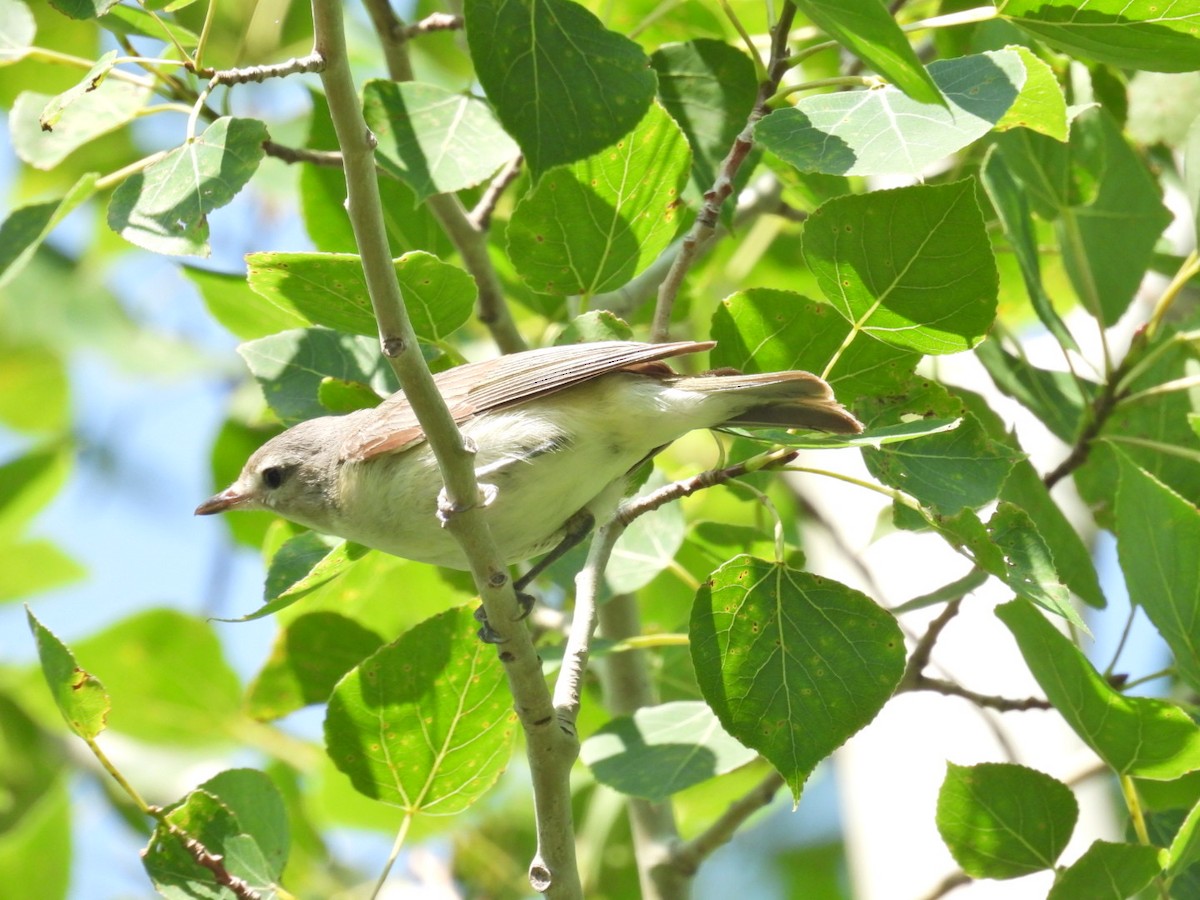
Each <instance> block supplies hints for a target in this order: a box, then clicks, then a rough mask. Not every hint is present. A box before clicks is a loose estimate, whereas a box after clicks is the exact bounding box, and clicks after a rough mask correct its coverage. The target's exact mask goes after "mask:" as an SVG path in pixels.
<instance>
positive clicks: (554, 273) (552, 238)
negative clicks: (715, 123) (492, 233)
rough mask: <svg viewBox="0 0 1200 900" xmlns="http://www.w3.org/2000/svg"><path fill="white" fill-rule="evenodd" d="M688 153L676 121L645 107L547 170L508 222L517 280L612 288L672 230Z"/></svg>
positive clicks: (551, 288)
mask: <svg viewBox="0 0 1200 900" xmlns="http://www.w3.org/2000/svg"><path fill="white" fill-rule="evenodd" d="M690 165H691V154H690V152H689V150H688V146H687V140H686V139H685V138H684V136H683V132H681V131H680V130H679V126H678V125H676V124H675V122H674V121H673V120H672V119H671V117H670V116H669V115H668V114H667V113H666V111H665V110H663V108H662V107H661V106H659V105H658V104H652V105H651V106H650V109H649V111H648V112H647V113H646V116H645V118H643V119H642V121H641V122H640V123H638V125H637V127H636V128H635V129H634V130H633V131H632V133H630V134H627V135H625V136H624V137H623V138H621V139H620V140H619V141H617V143H616V144H614V145H612V146H611V147H609V148H607V149H605V150H604V151H602V152H600V153H597V154H595V155H594V156H590V157H588V158H587V159H584V160H581V161H580V162H577V163H574V164H572V165H569V166H559V167H556V168H554V169H551V170H550V171H549V172H547V173H546V174H545V175H544V176H543V177H542V178H541V179H540V180H539V181H538V183H537V185H536V186H535V187H534V189H533V190H532V191H530V192H529V193H528V194H526V195H525V196H524V197H522V198H521V200H520V202H519V203H518V204H517V207H516V209H515V210H514V211H513V215H512V219H511V220H509V223H508V233H507V237H508V252H509V256H510V257H511V258H512V261H513V265H514V266H515V267H516V269H517V271H518V272H519V273H520V275H521V277H522V278H524V279H525V281H526V282H527V283H528V284H529V286H530V287H531V288H533V289H534V290H536V291H540V292H542V293H547V294H598V293H603V292H604V291H611V290H614V289H616V288H618V287H620V286H621V285H623V284H625V283H626V282H628V281H629V280H630V279H631V278H633V276H635V275H637V274H638V273H639V272H641V271H642V270H643V269H645V268H646V266H648V265H650V263H652V262H653V261H654V260H655V259H657V258H658V255H659V254H660V253H661V252H662V251H663V250H664V249H665V248H666V246H667V244H669V243H670V241H671V239H672V238H673V237H674V236H675V234H676V232H677V231H678V230H679V218H680V211H679V195H680V193H681V192H682V191H683V188H684V185H685V184H686V183H687V178H688V171H689V166H690Z"/></svg>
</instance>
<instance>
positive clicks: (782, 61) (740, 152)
mask: <svg viewBox="0 0 1200 900" xmlns="http://www.w3.org/2000/svg"><path fill="white" fill-rule="evenodd" d="M795 15H796V7H795V5H794V4H793V3H791V2H790V0H789V2H787V3H784V5H783V10H782V11H781V12H780V15H779V21H778V22H776V23H775V27H774V29H772V32H771V35H772V36H771V57H770V60H769V61H768V62H767V78H766V80H765V81H763V82H762V84H760V85H759V86H758V99H757V100H756V101H755V104H754V109H753V110H751V112H750V115H749V117H747V119H746V125H745V127H744V128H742V131H741V133H740V134H739V135H738V136H737V139H736V140H734V142H733V146H732V147H730V148H729V153H728V154H726V156H725V159H724V161H723V162H722V163H721V167H720V169H719V170H718V172H717V179H716V181H714V182H713V186H712V187H711V188H709V190H708V191H707V192H706V193H705V195H704V205H703V206H701V207H700V211H699V213H697V215H696V221H695V222H694V223H693V224H692V227H691V229H690V230H689V231H688V233H687V234H686V235H685V236H684V238H683V241H682V243H681V244H680V248H679V255H678V256H677V257H675V261H674V263H673V264H672V265H671V270H670V271H669V272H668V273H667V277H666V278H665V279H664V280H663V283H662V285H661V286H660V287H659V290H658V302H657V304H656V305H655V307H654V323H653V325H652V326H651V328H650V340H652V341H665V340H667V339H668V337H669V336H670V332H671V312H672V310H673V309H674V307H675V297H676V296H677V295H678V293H679V289H680V287H681V286H682V284H683V279H684V276H685V275H687V273H688V270H689V269H690V268H691V267H692V264H693V263H694V262H695V260H696V258H697V256H698V255H699V253H700V251H701V250H702V249H703V247H704V246H705V245H706V244H708V243H709V242H710V241H711V240H712V239H713V237H714V235H715V234H716V228H717V223H718V222H719V221H720V215H721V207H722V206H723V205H724V203H725V201H726V200H727V199H728V198H729V195H730V194H732V193H733V179H734V176H736V175H737V172H738V169H740V168H741V166H742V163H743V162H744V161H745V159H746V157H747V156H749V155H750V151H751V149H753V147H754V126H755V124H756V123H757V122H758V120H759V119H761V118H762V117H763V116H765V115H766V114H767V113H768V112H769V111H770V110H769V108H768V106H767V103H768V101H769V100H770V99H771V98H772V97H773V96H774V95H775V91H776V90H777V89H778V88H779V82H780V81H781V80H782V79H783V76H784V75H785V74H786V73H787V70H788V67H789V65H790V63H789V60H788V52H787V42H788V30H789V29H790V28H791V27H792V19H793V18H795Z"/></svg>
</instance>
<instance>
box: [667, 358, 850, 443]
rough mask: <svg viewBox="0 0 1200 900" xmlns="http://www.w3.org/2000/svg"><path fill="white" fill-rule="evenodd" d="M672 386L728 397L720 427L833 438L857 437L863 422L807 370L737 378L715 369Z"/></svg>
mask: <svg viewBox="0 0 1200 900" xmlns="http://www.w3.org/2000/svg"><path fill="white" fill-rule="evenodd" d="M672 387H675V388H679V389H680V390H685V391H695V392H696V393H700V394H727V395H728V396H729V399H730V400H731V401H733V400H736V401H738V402H735V403H731V404H730V405H731V407H732V408H733V410H734V413H733V414H732V415H731V416H730V417H729V418H728V419H726V420H725V421H724V422H721V423H720V424H721V425H745V426H751V427H753V426H758V427H762V428H803V429H806V430H808V431H828V432H832V433H834V434H858V433H859V432H861V431H862V430H863V426H862V423H861V422H859V421H858V419H856V418H855V417H854V415H853V414H852V413H851V412H850V411H849V410H847V409H846V408H845V407H844V406H842V405H841V404H840V403H838V402H837V400H836V399H835V398H834V396H833V390H832V389H831V388H830V387H829V385H828V384H827V383H826V382H825V381H824V379H822V378H819V377H817V376H816V375H813V374H812V373H811V372H796V371H793V372H763V373H761V374H758V375H742V374H741V373H739V372H737V371H736V370H732V369H727V370H716V371H713V372H706V373H705V374H703V375H694V376H690V377H682V378H678V379H674V380H673V381H672Z"/></svg>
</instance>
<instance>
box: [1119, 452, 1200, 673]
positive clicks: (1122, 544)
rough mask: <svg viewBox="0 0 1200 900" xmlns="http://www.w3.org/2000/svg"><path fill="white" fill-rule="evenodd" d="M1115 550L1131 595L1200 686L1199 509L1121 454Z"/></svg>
mask: <svg viewBox="0 0 1200 900" xmlns="http://www.w3.org/2000/svg"><path fill="white" fill-rule="evenodd" d="M1117 458H1118V460H1119V463H1118V465H1119V467H1120V471H1121V478H1120V482H1119V487H1118V488H1117V551H1118V554H1119V555H1120V559H1121V571H1122V572H1123V573H1124V574H1125V584H1126V585H1127V586H1128V588H1129V598H1130V600H1131V601H1132V602H1133V603H1134V604H1135V605H1137V606H1140V607H1141V608H1142V609H1144V610H1145V611H1146V615H1147V616H1148V617H1149V618H1150V621H1151V622H1153V623H1154V627H1155V628H1157V629H1158V633H1159V634H1161V635H1162V636H1163V639H1164V640H1165V641H1166V642H1167V645H1168V646H1169V647H1170V648H1171V652H1172V653H1174V654H1175V667H1176V669H1177V670H1178V672H1179V675H1180V677H1181V678H1182V679H1183V680H1184V681H1185V682H1187V683H1188V684H1189V685H1190V686H1191V687H1192V688H1193V689H1196V688H1197V687H1198V686H1200V567H1198V566H1197V560H1200V510H1198V509H1197V508H1196V506H1195V505H1194V504H1192V503H1189V502H1188V501H1187V500H1184V499H1183V498H1182V497H1180V496H1179V495H1178V494H1176V493H1175V492H1174V491H1172V490H1171V489H1170V488H1168V487H1167V486H1166V485H1164V484H1163V483H1162V482H1161V481H1158V480H1157V479H1156V478H1154V477H1153V476H1152V475H1150V474H1149V473H1147V472H1145V471H1143V470H1142V469H1140V468H1138V467H1137V466H1136V465H1134V463H1133V462H1132V461H1131V460H1130V459H1129V457H1128V456H1126V455H1125V454H1124V453H1117Z"/></svg>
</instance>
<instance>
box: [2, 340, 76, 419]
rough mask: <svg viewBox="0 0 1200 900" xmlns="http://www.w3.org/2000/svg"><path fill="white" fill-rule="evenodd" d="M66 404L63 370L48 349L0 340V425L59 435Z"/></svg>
mask: <svg viewBox="0 0 1200 900" xmlns="http://www.w3.org/2000/svg"><path fill="white" fill-rule="evenodd" d="M69 401H70V385H69V384H68V382H67V370H66V366H65V365H64V364H63V361H62V359H61V357H59V355H58V354H57V353H56V352H55V351H54V350H53V349H52V348H50V347H47V346H45V345H43V344H33V343H28V344H27V343H11V342H9V341H8V340H5V339H3V338H0V422H3V423H4V425H6V426H7V427H9V428H12V429H14V430H16V431H32V432H62V431H64V430H65V429H66V428H67V425H68V424H69V423H70V410H69V408H68V403H69Z"/></svg>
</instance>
